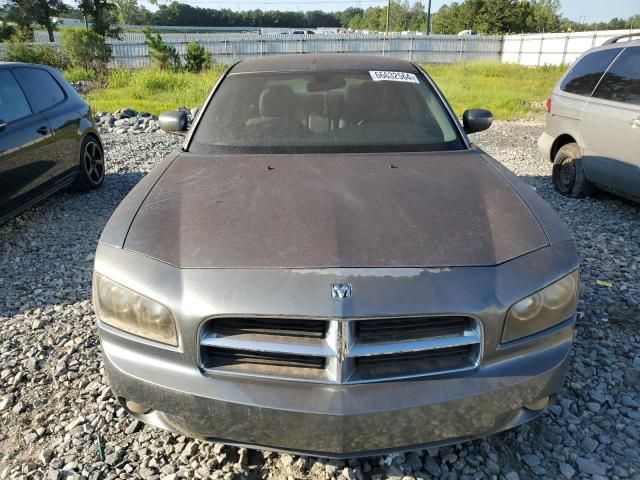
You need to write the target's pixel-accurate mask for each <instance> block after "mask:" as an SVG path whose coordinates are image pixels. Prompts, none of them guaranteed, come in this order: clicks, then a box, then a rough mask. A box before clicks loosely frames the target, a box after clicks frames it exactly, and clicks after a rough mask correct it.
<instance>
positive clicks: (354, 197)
mask: <svg viewBox="0 0 640 480" xmlns="http://www.w3.org/2000/svg"><path fill="white" fill-rule="evenodd" d="M500 168H501V167H499V166H497V165H493V164H492V163H490V161H489V160H487V159H485V158H484V155H483V154H482V153H481V152H480V151H478V150H470V151H464V152H444V153H443V152H438V153H430V152H429V153H397V154H396V153H394V154H334V155H324V154H323V155H319V154H314V155H293V154H288V155H210V156H209V155H193V154H188V153H184V154H181V155H179V156H178V157H177V158H176V159H175V160H174V161H173V162H172V163H171V165H170V166H169V167H168V168H167V170H166V171H165V173H164V174H163V175H162V176H161V177H160V179H159V180H158V181H157V183H156V184H155V186H154V187H153V188H152V189H151V191H150V192H149V194H148V195H147V196H146V198H145V200H144V202H143V203H142V205H141V206H140V208H139V210H138V212H137V214H136V215H135V218H134V220H133V222H132V224H131V226H130V228H129V232H128V234H127V237H126V241H125V244H124V247H125V248H126V249H129V250H132V251H135V252H139V253H141V254H144V255H147V256H150V257H153V258H156V259H158V260H161V261H163V262H167V263H170V264H172V265H175V266H178V267H182V268H324V267H343V268H349V267H360V268H366V267H454V266H488V265H495V264H499V263H502V262H504V261H507V260H510V259H513V258H515V257H518V256H520V255H523V254H526V253H529V252H532V251H534V250H537V249H539V248H542V247H544V246H546V245H548V244H549V242H548V239H547V237H546V235H545V232H544V230H543V229H542V227H541V225H540V224H539V222H538V220H537V219H536V217H535V215H534V214H533V213H532V211H531V210H530V208H529V207H528V206H527V204H526V203H525V202H524V201H523V199H522V198H521V197H520V195H518V193H516V191H515V190H514V188H513V187H512V185H511V184H510V183H508V182H507V181H506V180H505V177H504V176H503V174H502V173H501V172H500V171H499V169H500Z"/></svg>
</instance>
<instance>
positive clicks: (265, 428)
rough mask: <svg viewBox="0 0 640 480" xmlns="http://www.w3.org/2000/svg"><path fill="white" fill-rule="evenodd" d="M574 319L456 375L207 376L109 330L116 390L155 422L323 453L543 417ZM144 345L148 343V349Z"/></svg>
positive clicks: (436, 438)
mask: <svg viewBox="0 0 640 480" xmlns="http://www.w3.org/2000/svg"><path fill="white" fill-rule="evenodd" d="M574 322H575V319H571V320H569V321H567V322H564V323H563V324H561V325H559V326H558V327H555V328H554V329H552V331H550V332H546V334H545V335H543V336H539V337H536V338H533V339H531V340H529V341H528V342H526V343H524V344H520V345H515V346H513V347H511V348H512V349H513V350H514V352H513V353H514V354H513V356H511V357H510V358H508V359H503V360H501V361H499V362H495V363H494V364H490V365H483V366H481V367H479V368H478V369H476V370H475V371H473V372H471V373H469V372H466V373H464V374H461V375H457V376H448V377H443V378H428V379H418V380H415V379H414V380H411V381H390V382H381V383H374V384H366V385H326V384H325V385H322V384H310V383H306V382H289V381H274V380H265V379H247V378H234V377H232V376H224V375H222V376H219V377H217V378H215V379H212V378H210V377H206V376H204V375H203V374H202V373H201V372H200V371H199V370H198V369H197V368H195V367H194V368H193V369H192V370H187V369H183V370H182V371H177V369H176V367H175V366H174V365H173V364H171V363H167V362H166V361H164V360H163V359H162V358H154V357H153V356H152V352H150V351H141V349H140V348H139V347H138V348H137V349H136V350H137V351H136V350H129V349H127V348H122V339H120V338H117V334H115V333H114V332H112V331H111V330H110V329H109V327H106V326H104V327H103V328H102V331H101V337H102V345H103V350H104V353H105V356H104V357H105V367H106V370H107V373H108V376H109V380H110V382H111V386H112V388H113V390H114V393H115V395H116V396H117V397H118V398H119V399H120V400H121V401H124V400H134V401H136V402H138V403H141V404H145V405H149V406H151V407H152V408H153V409H154V410H153V411H151V412H149V413H147V414H134V415H135V416H136V417H137V418H139V419H140V420H142V421H145V422H147V423H150V424H153V425H156V426H158V427H162V428H165V429H168V430H172V431H175V432H178V433H181V434H185V435H188V436H193V437H198V438H206V439H210V440H215V441H220V442H222V443H227V444H232V445H239V446H248V447H258V448H264V449H267V450H284V451H292V452H297V453H301V454H307V455H315V456H323V457H353V456H363V455H371V454H379V453H382V452H389V451H398V450H414V449H418V448H422V447H425V446H433V445H443V444H448V443H454V442H459V441H464V440H469V439H472V438H475V437H480V436H484V435H487V434H491V433H495V432H498V431H501V430H504V429H507V428H511V427H513V426H516V425H518V424H521V423H524V422H526V421H528V420H531V419H532V418H535V417H536V416H537V415H538V414H539V413H541V412H542V410H538V411H531V410H528V409H527V408H525V405H528V404H531V403H534V402H536V401H538V400H540V399H542V398H545V397H547V396H552V395H554V394H555V393H556V392H558V391H559V389H560V388H561V387H562V384H563V380H564V376H565V372H566V369H567V361H568V354H569V351H570V347H571V342H572V337H573V328H574ZM142 350H146V349H144V348H143V349H142Z"/></svg>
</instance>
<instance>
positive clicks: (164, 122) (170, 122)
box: [158, 110, 189, 133]
mask: <svg viewBox="0 0 640 480" xmlns="http://www.w3.org/2000/svg"><path fill="white" fill-rule="evenodd" d="M158 121H159V122H160V128H161V129H162V130H164V131H165V132H169V133H180V132H186V130H187V123H188V121H189V119H188V117H187V112H185V111H184V110H171V111H170V112H162V113H161V114H160V117H158Z"/></svg>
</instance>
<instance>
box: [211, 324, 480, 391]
mask: <svg viewBox="0 0 640 480" xmlns="http://www.w3.org/2000/svg"><path fill="white" fill-rule="evenodd" d="M481 333H482V329H481V327H480V323H479V321H477V320H475V319H473V318H470V317H464V316H455V315H446V316H426V317H419V316H415V317H397V318H376V319H351V320H319V319H299V318H291V319H290V318H244V317H230V318H214V319H211V320H209V321H208V322H207V323H206V324H205V326H204V328H203V330H202V333H201V340H200V361H201V366H202V368H203V369H204V370H205V371H208V372H227V373H235V374H242V375H250V376H267V377H275V378H283V379H289V378H290V379H298V380H308V381H321V382H328V383H363V382H372V381H384V380H391V379H399V378H410V377H416V376H424V375H433V374H439V373H445V372H446V373H450V372H455V371H459V370H466V369H470V368H475V367H476V366H477V364H478V362H479V360H480V355H481V350H482V348H481V345H482V336H481Z"/></svg>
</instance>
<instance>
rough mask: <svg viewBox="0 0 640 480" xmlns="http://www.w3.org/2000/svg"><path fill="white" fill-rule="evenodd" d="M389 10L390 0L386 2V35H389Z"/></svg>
mask: <svg viewBox="0 0 640 480" xmlns="http://www.w3.org/2000/svg"><path fill="white" fill-rule="evenodd" d="M390 12H391V0H389V3H387V33H386V35H387V37H388V36H389V13H390Z"/></svg>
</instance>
